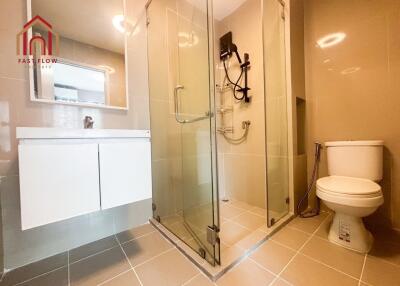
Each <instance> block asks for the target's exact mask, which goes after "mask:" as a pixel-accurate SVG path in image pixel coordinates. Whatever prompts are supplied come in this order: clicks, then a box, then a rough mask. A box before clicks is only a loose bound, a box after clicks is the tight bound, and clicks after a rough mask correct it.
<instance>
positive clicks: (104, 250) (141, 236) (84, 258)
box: [71, 230, 156, 265]
mask: <svg viewBox="0 0 400 286" xmlns="http://www.w3.org/2000/svg"><path fill="white" fill-rule="evenodd" d="M154 232H156V230H154V231H151V232H149V233H146V234H143V235H140V236H138V237H135V238H133V239H131V240H128V241H125V242H123V243H122V244H121V245H124V244H127V243H129V242H133V241H135V240H137V239H139V238H143V237H145V236H148V235H150V234H152V233H154ZM114 236H115V238H116V241H117V242H118V243H120V242H119V240H118V238H117V236H116V235H115V234H114ZM94 242H96V241H94ZM82 246H85V245H82ZM117 247H119V245H118V244H117V245H114V246H112V247H109V248H106V249H103V250H101V251H98V252H95V253H93V254H90V255H88V256H86V257H83V258H81V259H78V260H76V261H74V262H72V263H71V265H72V264H75V263H78V262H81V261H84V260H86V259H88V258H91V257H93V256H96V255H98V254H102V253H104V252H106V251H109V250H111V249H114V248H117Z"/></svg>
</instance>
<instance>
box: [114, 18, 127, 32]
mask: <svg viewBox="0 0 400 286" xmlns="http://www.w3.org/2000/svg"><path fill="white" fill-rule="evenodd" d="M124 20H125V17H124V15H115V16H114V17H113V19H112V23H113V25H114V28H115V29H117V30H118V31H119V32H121V33H125V24H124Z"/></svg>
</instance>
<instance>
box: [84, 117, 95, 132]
mask: <svg viewBox="0 0 400 286" xmlns="http://www.w3.org/2000/svg"><path fill="white" fill-rule="evenodd" d="M93 124H94V120H93V117H91V116H85V118H84V119H83V128H85V129H92V128H93Z"/></svg>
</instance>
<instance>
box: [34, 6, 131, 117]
mask: <svg viewBox="0 0 400 286" xmlns="http://www.w3.org/2000/svg"><path fill="white" fill-rule="evenodd" d="M120 1H121V2H122V6H123V7H122V9H123V12H124V15H125V16H126V1H125V0H120ZM26 11H27V19H26V22H28V21H30V20H31V19H32V0H26ZM28 35H29V37H30V38H31V37H32V28H30V29H29V30H28ZM124 51H125V55H124V60H125V98H126V106H125V107H121V106H112V105H101V104H97V103H82V102H64V101H56V100H50V99H43V98H37V97H36V96H35V79H34V67H31V66H29V68H28V70H29V97H30V101H31V102H38V103H47V104H60V105H70V106H71V105H72V106H80V107H92V108H103V109H112V110H123V111H128V110H129V86H128V73H129V71H128V36H127V34H126V33H124ZM29 58H30V59H33V57H32V56H29ZM57 58H60V59H62V58H61V57H57ZM64 60H68V59H64ZM70 61H72V60H70Z"/></svg>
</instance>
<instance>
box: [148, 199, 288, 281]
mask: <svg viewBox="0 0 400 286" xmlns="http://www.w3.org/2000/svg"><path fill="white" fill-rule="evenodd" d="M200 208H201V209H204V208H205V209H206V211H208V213H209V212H210V209H209V207H208V208H207V206H203V207H199V209H200ZM200 217H202V218H203V219H205V218H208V217H207V216H206V215H203V216H201V215H200ZM266 217H267V211H266V209H263V208H260V207H256V206H252V205H250V204H247V203H245V202H241V201H239V200H235V199H233V200H229V201H228V202H225V201H221V202H220V232H219V238H220V258H221V265H219V266H216V267H213V266H211V265H210V264H208V263H207V262H206V261H205V260H204V259H202V258H201V257H200V256H199V255H198V254H197V250H198V248H199V247H200V244H199V243H198V242H196V240H195V239H193V238H191V235H190V233H189V232H188V231H185V229H186V228H185V225H184V220H183V217H182V213H177V214H173V215H169V216H166V217H161V224H160V223H158V222H157V221H155V220H153V221H152V223H153V224H154V225H155V226H156V228H158V229H159V230H160V231H161V232H162V233H164V234H166V235H167V237H168V238H169V239H170V240H171V241H172V242H174V243H176V244H177V245H178V248H180V249H181V250H182V251H184V252H185V253H186V254H188V255H189V256H190V257H191V258H192V259H194V260H195V261H196V263H197V264H198V265H199V266H200V267H201V268H202V269H203V271H204V272H205V273H206V274H207V275H208V276H209V277H212V278H213V279H217V278H218V277H219V276H221V275H222V274H223V273H224V272H226V271H227V270H229V268H230V267H232V266H233V265H234V264H235V263H237V262H238V261H240V260H241V259H242V258H243V257H245V256H246V255H247V254H249V253H250V252H251V251H252V250H253V249H254V248H256V247H257V246H258V245H260V244H261V243H262V242H263V241H265V240H266V239H267V237H268V236H270V235H271V233H272V232H273V231H274V230H276V229H278V228H279V227H280V225H281V224H282V223H284V222H285V218H284V219H282V220H280V221H278V222H277V223H276V225H274V227H272V228H268V227H267V219H266ZM289 218H290V215H288V216H287V217H286V220H287V219H289ZM208 224H210V222H208ZM196 225H202V226H204V228H205V226H206V225H207V223H206V222H203V223H201V221H200V223H198V224H194V226H192V227H195V226H196ZM195 231H196V234H197V235H198V236H199V237H203V240H205V238H204V236H205V235H206V232H205V229H204V230H200V229H196V230H195ZM178 237H179V238H180V239H182V240H183V242H182V241H181V240H180V239H179V238H178Z"/></svg>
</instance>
